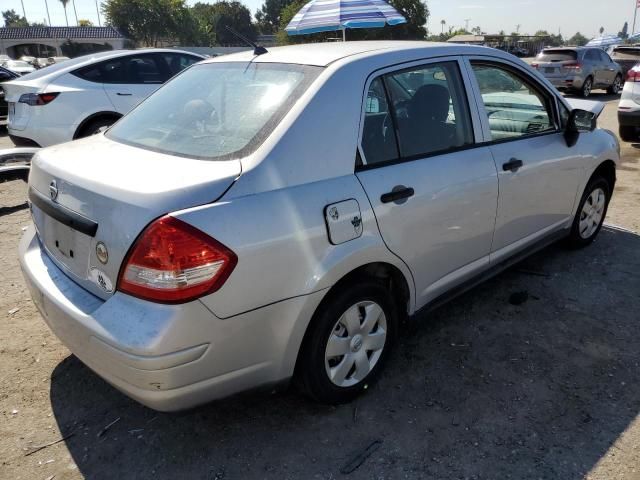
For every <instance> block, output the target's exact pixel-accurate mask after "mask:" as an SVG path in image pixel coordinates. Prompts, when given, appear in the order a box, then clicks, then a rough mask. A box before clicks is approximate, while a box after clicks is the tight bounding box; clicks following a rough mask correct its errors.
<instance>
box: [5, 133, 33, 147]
mask: <svg viewBox="0 0 640 480" xmlns="http://www.w3.org/2000/svg"><path fill="white" fill-rule="evenodd" d="M9 139H10V140H11V141H12V142H13V144H14V145H15V146H16V147H40V145H38V143H37V142H35V141H34V140H31V139H30V138H25V137H19V136H18V135H12V134H9Z"/></svg>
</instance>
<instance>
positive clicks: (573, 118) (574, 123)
mask: <svg viewBox="0 0 640 480" xmlns="http://www.w3.org/2000/svg"><path fill="white" fill-rule="evenodd" d="M596 126H597V122H596V115H595V114H594V113H593V112H589V111H587V110H580V109H579V108H577V109H575V110H572V111H571V113H570V114H569V121H568V122H567V130H568V131H570V132H575V133H582V132H593V131H594V130H595V129H596Z"/></svg>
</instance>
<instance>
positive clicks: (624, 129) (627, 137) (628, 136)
mask: <svg viewBox="0 0 640 480" xmlns="http://www.w3.org/2000/svg"><path fill="white" fill-rule="evenodd" d="M618 133H619V134H620V138H621V139H622V141H623V142H637V141H638V133H637V131H636V127H633V126H630V125H620V128H619V129H618Z"/></svg>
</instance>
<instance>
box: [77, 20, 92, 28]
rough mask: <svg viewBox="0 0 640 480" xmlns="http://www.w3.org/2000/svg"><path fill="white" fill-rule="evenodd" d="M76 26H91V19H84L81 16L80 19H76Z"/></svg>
mask: <svg viewBox="0 0 640 480" xmlns="http://www.w3.org/2000/svg"><path fill="white" fill-rule="evenodd" d="M78 26H79V27H93V22H92V21H91V20H85V19H83V18H81V19H80V20H78Z"/></svg>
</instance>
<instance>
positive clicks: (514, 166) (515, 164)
mask: <svg viewBox="0 0 640 480" xmlns="http://www.w3.org/2000/svg"><path fill="white" fill-rule="evenodd" d="M522 165H523V162H522V160H518V159H517V158H512V159H511V160H509V161H508V162H507V163H503V164H502V170H504V171H505V172H515V171H517V170H518V169H519V168H520V167H522Z"/></svg>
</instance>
